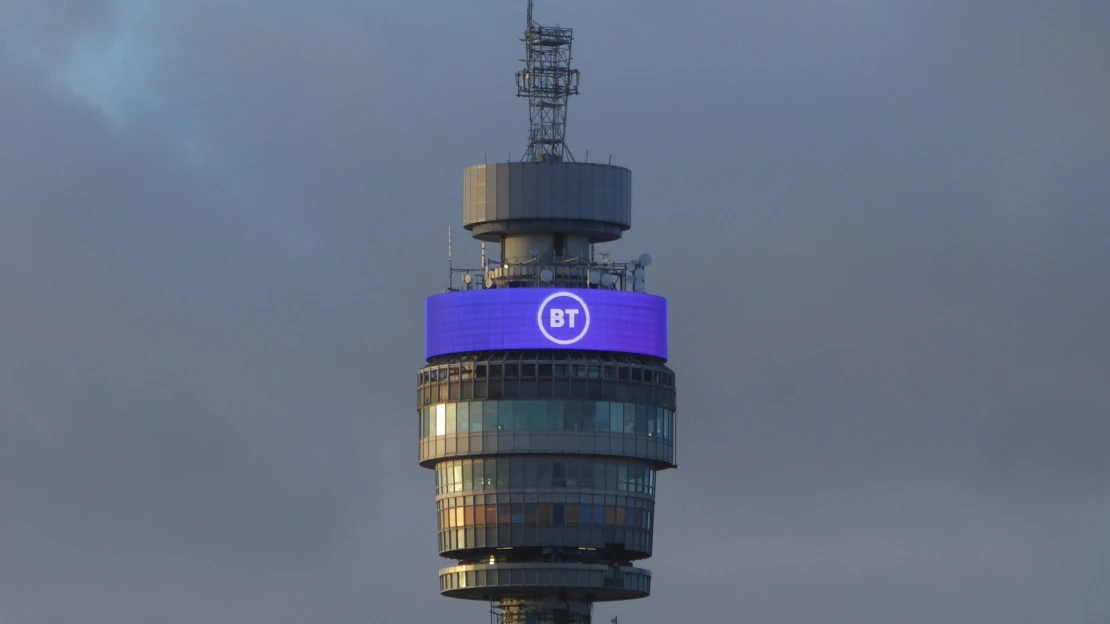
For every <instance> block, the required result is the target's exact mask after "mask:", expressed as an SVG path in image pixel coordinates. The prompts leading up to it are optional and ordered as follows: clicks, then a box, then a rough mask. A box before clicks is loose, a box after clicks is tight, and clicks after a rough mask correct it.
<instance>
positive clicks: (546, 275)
mask: <svg viewBox="0 0 1110 624" xmlns="http://www.w3.org/2000/svg"><path fill="white" fill-rule="evenodd" d="M553 277H555V276H554V275H552V274H551V269H544V270H543V271H540V279H541V280H543V283H545V284H550V283H551V278H553Z"/></svg>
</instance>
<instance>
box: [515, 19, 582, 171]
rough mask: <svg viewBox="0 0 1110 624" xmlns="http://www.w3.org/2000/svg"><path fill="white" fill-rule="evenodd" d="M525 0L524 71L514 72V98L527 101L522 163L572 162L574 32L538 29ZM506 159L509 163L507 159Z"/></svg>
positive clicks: (575, 75)
mask: <svg viewBox="0 0 1110 624" xmlns="http://www.w3.org/2000/svg"><path fill="white" fill-rule="evenodd" d="M532 4H533V0H528V26H527V28H526V29H525V30H524V39H522V41H524V59H523V60H524V70H523V71H519V72H517V73H516V94H517V97H526V98H528V120H529V131H528V149H527V150H526V151H525V152H524V158H522V159H521V160H522V162H524V161H534V162H561V161H562V160H563V158H564V156H565V157H567V158H568V159H569V160H570V161H572V162H573V161H574V156H573V155H571V153H570V150H569V149H567V146H566V141H565V139H566V132H567V100H568V99H569V98H570V96H572V95H578V70H577V69H571V68H570V61H571V58H572V57H571V55H570V44H571V41H573V40H574V31H573V30H572V29H570V28H562V27H559V26H540V25H539V24H537V23H536V22H535V20H533V19H532ZM509 160H512V158H511V157H510V159H509Z"/></svg>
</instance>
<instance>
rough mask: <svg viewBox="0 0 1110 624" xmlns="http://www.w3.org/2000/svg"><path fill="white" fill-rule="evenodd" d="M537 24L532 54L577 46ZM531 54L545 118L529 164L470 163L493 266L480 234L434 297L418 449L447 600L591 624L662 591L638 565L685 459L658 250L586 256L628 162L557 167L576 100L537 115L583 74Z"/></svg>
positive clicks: (502, 621) (527, 619)
mask: <svg viewBox="0 0 1110 624" xmlns="http://www.w3.org/2000/svg"><path fill="white" fill-rule="evenodd" d="M530 15H531V9H529V16H530ZM527 33H530V34H527V35H526V39H525V40H526V42H527V44H528V45H529V46H530V47H529V52H530V54H532V53H536V50H535V48H537V47H543V46H548V47H555V48H559V47H561V46H564V45H566V46H567V51H566V53H565V55H564V56H565V58H564V57H563V56H560V57H558V59H556V60H559V59H561V60H559V63H563V62H564V61H565V63H569V59H570V57H569V42H570V31H569V29H562V28H555V29H544V27H540V26H538V25H536V24H534V23H533V22H531V17H529V30H528V31H527ZM545 33H546V34H545ZM541 52H542V51H541ZM530 58H531V57H530ZM537 58H539V57H535V58H531V61H529V62H530V63H531V65H528V69H527V70H526V71H524V72H522V73H521V74H520V75H518V84H519V85H520V88H521V89H522V91H526V92H527V94H528V95H529V97H530V98H531V100H530V101H532V104H533V106H532V108H533V109H534V111H535V110H539V111H540V112H541V114H539V116H538V117H537V116H536V114H535V113H534V114H533V119H532V121H533V128H532V145H531V146H530V152H529V153H530V154H531V155H532V158H531V159H529V160H528V161H527V162H506V163H496V164H483V165H476V166H473V167H470V168H468V169H466V170H465V172H464V174H463V226H464V227H465V228H466V229H467V230H469V231H470V232H471V234H472V236H473V237H474V238H476V239H478V240H481V241H483V242H492V243H496V244H498V245H500V260H498V261H495V262H492V263H488V264H487V262H486V255H485V247H484V246H483V266H482V268H481V271H480V272H472V271H471V270H469V269H466V271H468V272H467V273H466V280H465V283H466V287H465V288H464V290H466V292H456V291H454V289H453V287H452V288H449V289H448V291H447V292H446V293H443V294H440V295H436V296H434V297H431V298H429V301H428V304H427V306H426V314H427V317H426V347H425V348H426V351H425V358H426V365H425V366H424V367H423V368H421V369H420V371H419V373H418V381H417V420H418V422H417V430H418V460H419V464H420V465H421V466H423V467H424V468H428V469H431V470H432V471H434V473H435V488H436V492H435V495H436V498H435V500H436V512H437V534H438V535H437V537H438V551H439V554H440V556H442V557H444V558H446V559H450V560H452V561H453V562H454V564H453V565H451V566H449V567H445V568H443V569H441V570H440V572H439V585H440V592H441V593H442V594H443V595H445V596H449V597H453V598H461V599H466V600H482V601H489V602H490V603H491V611H492V613H494V614H495V615H496V619H495V620H493V621H495V622H497V624H590V621H591V617H592V609H593V605H594V604H595V603H600V602H609V601H620V600H631V599H636V598H644V597H647V596H648V595H649V594H650V592H651V572H649V571H648V570H646V569H644V568H641V567H638V565H637V564H636V562H638V561H642V560H645V559H647V558H649V557H651V554H652V552H653V548H654V536H655V497H656V493H657V476H658V474H659V472H661V471H664V470H667V469H670V468H675V467H677V463H676V451H675V449H676V440H677V426H676V420H675V413H676V405H677V402H676V390H675V374H674V371H672V370H671V369H670V368H669V367H668V366H667V363H666V358H667V339H666V328H667V316H666V314H667V311H666V300H665V299H663V298H661V297H657V296H655V295H647V294H644V282H643V265H646V264H648V263H649V261H648V260H643V261H640V262H638V263H623V262H622V263H615V262H610V261H609V260H608V258H607V257H604V258H603V259H602V260H599V261H596V262H595V260H594V258H593V252H594V249H593V246H594V245H596V244H600V243H606V242H611V241H615V240H618V239H619V238H621V236H622V234H623V232H625V231H627V230H628V229H629V228H631V226H632V172H631V171H629V170H628V169H626V168H624V167H619V166H613V165H609V164H597V163H577V162H566V161H564V154H565V155H566V156H567V157H569V151H567V150H566V149H565V145H563V144H562V137H563V135H562V127H561V125H560V124H561V123H562V121H561V120H562V119H564V118H565V110H561V111H560V114H559V115H547V114H546V113H544V112H543V111H546V110H548V109H549V108H551V107H552V106H565V99H566V97H565V96H566V95H568V94H569V93H571V91H572V90H573V89H574V88H576V84H577V82H576V81H577V76H576V74H575V75H574V81H573V83H571V82H567V81H562V82H560V81H556V80H553V79H551V77H552V76H556V77H559V76H562V77H568V76H570V74H568V73H566V71H565V68H563V69H560V70H558V72H563V73H558V72H556V71H555V70H553V69H551V68H552V67H562V65H559V63H555V61H554V60H551V59H555V57H551V59H548V60H549V61H551V62H548V63H547V64H544V63H542V62H539V61H537V60H536V59H537ZM541 60H542V59H541ZM565 63H564V64H565ZM545 67H546V68H547V69H543V68H545ZM537 68H539V69H537ZM545 71H546V72H547V73H544V72H545ZM545 76H547V78H545ZM560 85H561V86H560ZM560 89H561V90H560ZM553 94H554V95H553ZM549 96H550V97H549ZM555 96H558V97H555ZM545 107H546V108H545ZM537 137H538V138H537ZM545 141H554V142H556V143H558V145H554V146H552V145H548V143H545ZM537 146H539V147H537ZM541 148H542V149H541ZM555 148H558V149H555ZM602 255H603V256H605V254H602ZM456 270H458V269H456ZM472 273H473V274H472ZM476 277H477V278H479V279H475V278H476ZM493 605H496V606H493Z"/></svg>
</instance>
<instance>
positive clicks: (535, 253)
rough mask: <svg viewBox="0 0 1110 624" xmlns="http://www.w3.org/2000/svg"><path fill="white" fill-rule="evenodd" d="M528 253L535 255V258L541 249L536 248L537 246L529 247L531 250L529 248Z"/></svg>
mask: <svg viewBox="0 0 1110 624" xmlns="http://www.w3.org/2000/svg"><path fill="white" fill-rule="evenodd" d="M528 253H530V254H532V257H533V258H535V257H536V256H538V255H540V252H539V250H538V249H536V248H535V247H533V248H531V249H529V250H528Z"/></svg>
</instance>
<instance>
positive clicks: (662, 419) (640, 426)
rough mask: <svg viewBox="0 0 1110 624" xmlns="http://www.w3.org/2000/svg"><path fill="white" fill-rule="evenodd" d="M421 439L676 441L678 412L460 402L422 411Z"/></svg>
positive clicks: (602, 404)
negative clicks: (571, 435)
mask: <svg viewBox="0 0 1110 624" xmlns="http://www.w3.org/2000/svg"><path fill="white" fill-rule="evenodd" d="M419 413H420V437H422V438H427V437H431V436H440V435H452V434H456V433H482V432H508V431H594V432H604V433H623V434H627V435H638V436H644V437H648V438H660V439H663V440H670V439H672V436H673V433H674V426H673V425H674V412H673V411H672V410H669V409H666V408H663V407H658V406H654V405H643V404H637V403H619V402H616V401H575V400H562V399H554V400H552V399H544V400H512V401H505V400H502V401H460V402H454V403H437V404H434V405H427V406H425V407H423V408H420V410H419Z"/></svg>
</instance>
